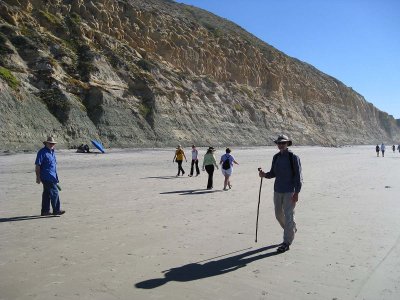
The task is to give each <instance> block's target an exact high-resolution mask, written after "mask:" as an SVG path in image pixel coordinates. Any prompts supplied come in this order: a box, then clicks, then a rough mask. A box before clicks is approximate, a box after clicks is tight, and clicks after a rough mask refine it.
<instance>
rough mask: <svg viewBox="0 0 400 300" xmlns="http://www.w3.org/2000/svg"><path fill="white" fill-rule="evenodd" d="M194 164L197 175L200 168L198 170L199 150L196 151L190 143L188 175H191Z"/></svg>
mask: <svg viewBox="0 0 400 300" xmlns="http://www.w3.org/2000/svg"><path fill="white" fill-rule="evenodd" d="M195 165H196V176H199V175H200V170H199V151H197V149H196V146H195V145H192V164H191V166H190V174H189V177H192V176H193V169H194V166H195Z"/></svg>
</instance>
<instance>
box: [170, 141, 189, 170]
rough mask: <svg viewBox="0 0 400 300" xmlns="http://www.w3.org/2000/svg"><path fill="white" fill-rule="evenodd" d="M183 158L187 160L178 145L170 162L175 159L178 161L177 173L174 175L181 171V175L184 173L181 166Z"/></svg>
mask: <svg viewBox="0 0 400 300" xmlns="http://www.w3.org/2000/svg"><path fill="white" fill-rule="evenodd" d="M183 158H185V161H186V162H187V159H186V155H185V152H183V149H182V146H181V145H178V147H177V148H176V151H175V156H174V159H173V160H172V162H174V161H176V162H177V163H178V174H177V175H176V177H178V176H179V175H180V173H181V172H182V176H183V175H184V174H185V171H184V170H183V168H182V162H183Z"/></svg>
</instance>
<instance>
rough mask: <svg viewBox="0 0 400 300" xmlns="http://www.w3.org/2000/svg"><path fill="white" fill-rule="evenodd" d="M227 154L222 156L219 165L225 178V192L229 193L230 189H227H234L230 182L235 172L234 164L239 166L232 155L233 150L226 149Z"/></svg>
mask: <svg viewBox="0 0 400 300" xmlns="http://www.w3.org/2000/svg"><path fill="white" fill-rule="evenodd" d="M225 152H226V153H225V154H224V155H222V156H221V160H220V162H219V164H220V165H221V170H222V175H224V176H225V180H224V189H223V190H224V191H227V190H228V189H227V188H226V187H227V186H228V187H229V189H231V188H232V185H231V182H230V179H229V178H230V177H231V176H232V172H233V164H237V165H238V164H239V163H238V162H237V161H236V160H235V158H234V157H233V156H232V155H231V149H229V148H226V150H225Z"/></svg>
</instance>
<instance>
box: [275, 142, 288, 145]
mask: <svg viewBox="0 0 400 300" xmlns="http://www.w3.org/2000/svg"><path fill="white" fill-rule="evenodd" d="M277 144H278V145H285V144H287V142H277Z"/></svg>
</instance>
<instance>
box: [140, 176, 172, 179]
mask: <svg viewBox="0 0 400 300" xmlns="http://www.w3.org/2000/svg"><path fill="white" fill-rule="evenodd" d="M174 178H177V177H176V176H150V177H143V178H140V179H174Z"/></svg>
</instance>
